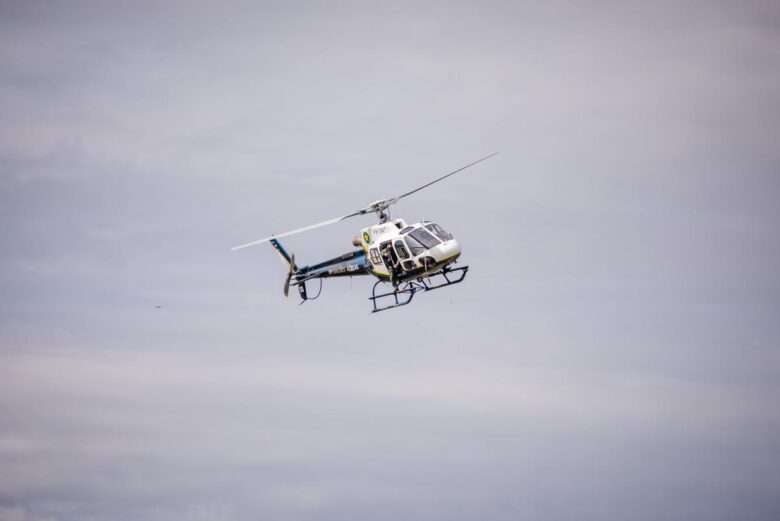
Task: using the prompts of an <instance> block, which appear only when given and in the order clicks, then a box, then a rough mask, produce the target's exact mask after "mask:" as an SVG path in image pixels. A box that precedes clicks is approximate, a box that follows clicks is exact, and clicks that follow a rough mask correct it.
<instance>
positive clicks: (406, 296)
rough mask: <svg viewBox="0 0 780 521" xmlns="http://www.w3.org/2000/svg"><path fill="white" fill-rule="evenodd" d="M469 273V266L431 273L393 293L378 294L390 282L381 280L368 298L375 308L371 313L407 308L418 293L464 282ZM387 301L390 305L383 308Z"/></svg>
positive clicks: (413, 280) (400, 284)
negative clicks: (378, 290) (379, 288)
mask: <svg viewBox="0 0 780 521" xmlns="http://www.w3.org/2000/svg"><path fill="white" fill-rule="evenodd" d="M468 271H469V267H468V266H461V267H459V268H444V269H442V270H440V271H437V272H435V273H429V274H427V275H424V276H420V277H417V278H416V279H412V280H407V281H403V282H400V283H398V285H396V286H395V287H394V288H393V291H388V292H385V293H379V294H377V292H376V290H377V288H378V287H379V285H380V284H389V282H388V281H385V280H379V281H377V282H376V284H374V287H373V289H372V290H371V296H370V297H368V300H370V301H371V304H372V306H373V307H374V309H373V310H372V311H371V313H378V312H380V311H386V310H388V309H393V308H397V307H401V306H406V305H407V304H409V303H410V302H411V301H412V299H413V298H414V295H415V294H416V293H419V292H426V291H433V290H435V289H439V288H444V287H447V286H452V285H453V284H458V283H460V282H463V279H465V278H466V273H468ZM442 279H443V280H442ZM385 300H389V301H390V304H388V305H384V306H383V305H382V302H383V301H385Z"/></svg>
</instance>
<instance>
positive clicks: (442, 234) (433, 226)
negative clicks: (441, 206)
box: [425, 223, 452, 241]
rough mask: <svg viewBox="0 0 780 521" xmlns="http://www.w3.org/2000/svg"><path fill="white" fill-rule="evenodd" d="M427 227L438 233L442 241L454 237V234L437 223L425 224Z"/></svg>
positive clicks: (435, 233)
mask: <svg viewBox="0 0 780 521" xmlns="http://www.w3.org/2000/svg"><path fill="white" fill-rule="evenodd" d="M425 228H427V229H428V230H430V231H431V232H433V234H434V235H436V237H438V238H439V239H441V240H442V241H449V240H450V239H452V234H451V233H450V232H448V231H446V230H445V229H444V228H442V227H441V226H439V225H438V224H436V223H431V224H428V225H426V226H425Z"/></svg>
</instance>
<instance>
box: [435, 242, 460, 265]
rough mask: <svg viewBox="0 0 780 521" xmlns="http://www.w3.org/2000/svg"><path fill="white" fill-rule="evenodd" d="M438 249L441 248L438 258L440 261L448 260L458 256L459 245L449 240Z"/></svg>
mask: <svg viewBox="0 0 780 521" xmlns="http://www.w3.org/2000/svg"><path fill="white" fill-rule="evenodd" d="M440 248H441V256H440V258H441V259H442V260H443V259H449V258H452V257H457V256H458V255H460V243H459V242H458V241H456V240H455V239H450V240H449V241H447V242H445V243H444V244H442V245H441V246H440Z"/></svg>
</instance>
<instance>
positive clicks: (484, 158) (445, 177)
mask: <svg viewBox="0 0 780 521" xmlns="http://www.w3.org/2000/svg"><path fill="white" fill-rule="evenodd" d="M495 155H498V152H493V153H492V154H490V155H487V156H485V157H483V158H480V159H477V160H476V161H474V162H472V163H469V164H468V165H466V166H462V167H460V168H458V169H457V170H453V171H452V172H450V173H449V174H445V175H443V176H441V177H439V178H437V179H434V180H433V181H431V182H430V183H426V184H424V185H422V186H420V187H418V188H415V189H414V190H412V191H410V192H406V193H405V194H401V195H399V196H396V197H393V198H392V199H388V203H389V204H395V203H397V202H398V200H399V199H403V198H404V197H407V196H410V195H412V194H413V193H416V192H419V191H420V190H422V189H423V188H428V187H429V186H431V185H432V184H435V183H438V182H439V181H443V180H445V179H447V178H448V177H450V176H451V175H455V174H457V173H458V172H462V171H463V170H466V169H467V168H469V167H472V166H474V165H476V164H477V163H481V162H482V161H486V160H488V159H490V158H491V157H493V156H495Z"/></svg>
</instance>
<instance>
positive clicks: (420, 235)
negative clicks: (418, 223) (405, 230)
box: [409, 228, 439, 249]
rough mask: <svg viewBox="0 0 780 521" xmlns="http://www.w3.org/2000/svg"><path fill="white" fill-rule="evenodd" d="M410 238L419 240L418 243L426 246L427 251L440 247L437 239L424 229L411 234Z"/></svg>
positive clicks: (418, 229)
mask: <svg viewBox="0 0 780 521" xmlns="http://www.w3.org/2000/svg"><path fill="white" fill-rule="evenodd" d="M409 236H411V237H414V238H415V239H417V242H419V243H420V244H422V245H423V246H425V248H426V249H429V248H433V247H434V246H438V245H439V241H438V240H437V239H436V237H434V236H433V235H431V234H430V233H428V232H426V231H425V230H423V229H422V228H417V229H416V230H413V231H411V232H409Z"/></svg>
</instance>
